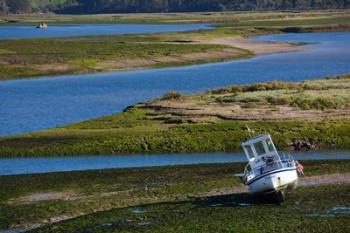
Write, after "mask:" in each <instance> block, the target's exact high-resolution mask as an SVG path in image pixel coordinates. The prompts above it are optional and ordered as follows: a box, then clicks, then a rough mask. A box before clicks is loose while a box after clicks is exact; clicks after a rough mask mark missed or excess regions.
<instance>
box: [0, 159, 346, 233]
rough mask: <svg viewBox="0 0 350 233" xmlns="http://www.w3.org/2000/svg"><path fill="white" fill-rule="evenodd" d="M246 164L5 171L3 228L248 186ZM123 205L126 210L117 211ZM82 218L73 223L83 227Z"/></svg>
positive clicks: (325, 170)
mask: <svg viewBox="0 0 350 233" xmlns="http://www.w3.org/2000/svg"><path fill="white" fill-rule="evenodd" d="M303 164H304V166H305V176H306V177H310V176H315V175H325V174H332V173H333V174H339V173H349V172H350V161H348V160H343V161H342V162H341V163H339V162H338V161H303ZM244 165H245V164H212V165H189V166H174V167H162V168H157V167H156V168H142V169H141V168H140V169H110V170H97V171H80V172H64V173H49V174H35V175H16V176H0V185H1V187H2V188H1V189H0V230H4V229H10V228H16V227H26V226H27V227H28V226H31V225H32V224H36V223H41V224H48V223H50V222H54V221H57V220H63V219H66V218H72V217H76V216H81V215H87V216H86V217H85V218H90V216H92V217H93V219H95V220H94V222H92V223H91V224H97V223H96V222H97V221H100V220H99V217H98V216H99V215H89V214H92V213H95V212H97V211H107V210H110V209H115V208H125V207H130V206H135V205H141V204H151V203H161V202H175V203H176V202H177V201H189V200H191V199H192V198H191V197H193V196H197V197H199V196H202V194H209V195H220V194H222V195H223V194H225V193H230V192H232V190H234V189H235V188H241V187H242V184H241V182H240V180H239V178H238V177H234V176H232V174H234V173H240V172H242V169H243V168H244ZM345 187H347V186H345ZM321 190H322V189H321ZM336 190H338V192H340V190H342V188H341V187H337V188H336ZM338 195H340V193H339V194H338ZM204 196H206V195H204ZM316 196H321V195H316ZM296 197H297V198H300V194H298V193H296V194H294V193H293V194H291V195H290V197H288V198H292V200H294V199H295V198H296ZM332 197H333V196H332ZM334 198H335V199H332V200H333V201H336V200H338V201H339V199H337V198H336V196H334ZM249 199H250V200H249V201H251V198H249ZM325 200H331V198H327V199H325ZM344 200H345V199H344ZM244 201H248V200H244ZM242 202H243V200H242ZM305 202H306V203H308V201H305ZM291 203H294V201H289V202H288V204H287V205H286V206H289V207H290V206H293V205H292V204H291ZM334 204H337V205H340V204H342V203H334ZM303 205H304V204H300V206H303ZM322 208H327V206H324V207H322ZM234 210H236V209H234ZM118 211H121V212H124V211H125V210H124V209H119V210H113V211H112V212H113V213H115V212H118ZM309 211H312V210H311V209H310V210H309ZM107 213H108V212H106V213H105V214H107ZM213 213H214V212H213ZM101 214H102V215H104V214H103V213H101ZM82 219H84V218H80V219H79V218H78V219H75V220H72V221H73V222H68V223H72V224H73V225H75V227H78V228H81V227H82V225H81V224H83V223H82V222H81V221H83V220H82ZM66 224H67V222H64V223H63V225H62V226H64V227H65V228H64V229H66V230H65V232H76V231H78V230H77V228H75V229H73V228H70V227H73V225H72V226H67V225H66ZM57 230H58V229H57ZM58 232H60V231H58Z"/></svg>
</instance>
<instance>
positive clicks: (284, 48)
mask: <svg viewBox="0 0 350 233" xmlns="http://www.w3.org/2000/svg"><path fill="white" fill-rule="evenodd" d="M206 43H209V44H221V45H229V46H233V47H237V48H242V49H246V50H250V51H252V52H253V53H254V54H257V55H261V54H271V53H282V52H296V51H303V50H305V48H303V47H300V46H297V45H294V44H290V43H286V42H260V41H254V40H250V39H242V38H232V37H224V38H217V39H213V40H211V41H207V42H206Z"/></svg>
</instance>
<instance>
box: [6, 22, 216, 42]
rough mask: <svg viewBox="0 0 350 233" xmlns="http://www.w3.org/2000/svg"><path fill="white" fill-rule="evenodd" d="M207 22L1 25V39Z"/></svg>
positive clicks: (184, 27) (186, 27)
mask: <svg viewBox="0 0 350 233" xmlns="http://www.w3.org/2000/svg"><path fill="white" fill-rule="evenodd" d="M208 28H210V26H209V25H205V24H162V25H159V24H79V25H52V26H50V25H49V27H48V28H47V29H44V30H43V29H36V28H35V26H0V39H1V40H4V39H24V38H47V37H65V36H85V35H121V34H140V33H156V32H180V31H191V30H198V29H208Z"/></svg>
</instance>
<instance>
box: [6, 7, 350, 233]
mask: <svg viewBox="0 0 350 233" xmlns="http://www.w3.org/2000/svg"><path fill="white" fill-rule="evenodd" d="M349 19H350V16H349V11H348V10H346V9H345V10H339V9H338V10H314V11H300V12H299V11H294V12H293V11H290V12H258V13H251V12H249V13H247V12H214V13H163V14H157V13H154V14H101V15H91V16H87V15H60V14H25V15H16V14H10V15H3V16H0V24H2V25H1V26H0V31H1V30H7V29H6V28H10V29H11V30H14V31H16V30H18V29H19V28H20V27H24V28H26V29H28V27H33V25H35V24H37V23H40V22H42V21H44V22H47V23H48V24H49V28H50V26H52V30H53V32H52V33H55V32H54V28H55V27H56V26H57V30H58V28H60V30H61V29H64V28H69V27H72V26H73V25H75V26H77V25H78V27H79V25H81V26H83V27H84V25H85V26H88V27H92V28H94V27H96V28H98V27H102V29H101V34H99V32H97V34H88V33H87V34H81V35H77V36H69V33H67V35H59V36H54V37H52V36H45V35H44V33H43V35H42V36H40V35H39V36H34V37H31V38H28V37H26V36H25V35H24V36H23V38H21V37H20V36H19V37H18V38H10V36H9V37H8V38H6V36H4V38H2V37H1V35H0V39H1V40H0V79H1V81H0V90H1V92H0V100H1V101H0V126H1V127H0V135H1V136H2V137H1V138H0V158H1V159H0V163H1V162H3V163H4V162H5V160H7V161H8V160H18V161H19V162H21V161H25V160H26V159H28V161H30V160H31V159H33V160H34V159H35V158H42V157H45V159H48V160H49V159H52V160H54V159H57V158H58V157H65V158H72V157H78V158H79V156H83V157H81V158H86V156H88V155H93V156H95V157H94V158H95V159H98V156H101V159H102V158H103V157H106V156H111V158H112V157H113V155H119V156H125V157H127V156H131V157H132V156H133V155H135V154H141V155H149V156H150V157H151V156H152V155H155V154H156V155H157V156H161V155H162V154H164V153H167V154H168V155H171V154H175V153H181V154H182V155H183V156H186V155H187V154H188V156H191V154H193V153H206V154H207V155H209V156H213V157H215V156H216V155H217V154H218V153H226V154H227V155H230V153H231V154H232V156H235V155H236V154H235V153H237V152H238V151H240V150H241V149H240V144H241V142H242V141H244V140H245V139H247V138H248V137H249V136H250V133H249V132H248V131H247V127H248V128H250V129H253V130H254V132H255V133H256V134H259V133H265V132H268V133H270V134H271V136H272V138H273V140H274V142H275V143H276V146H277V147H278V148H279V149H280V150H284V151H287V152H289V153H292V154H293V152H294V151H313V153H314V154H316V156H317V153H318V151H320V152H319V153H320V157H321V154H327V151H328V152H329V154H331V155H332V154H336V153H335V152H337V151H340V150H341V151H342V153H344V154H349V152H348V151H349V149H350V118H349V116H350V115H349V114H350V94H349V93H350V92H349V88H350V76H349V73H350V70H349V65H350V64H349V58H350V51H349V49H348V48H349V44H348V43H349V40H348V38H349V32H348V31H349V28H350V27H349V25H350V24H349V23H350V21H349ZM120 24H122V25H130V30H131V28H132V26H135V25H136V26H138V27H141V28H142V25H144V26H145V27H147V25H148V26H151V25H153V26H154V27H156V25H163V26H165V27H163V29H162V27H160V29H159V31H156V32H154V31H149V32H147V31H140V33H137V31H133V32H132V34H131V33H129V34H128V33H126V34H125V33H123V32H121V31H119V32H116V30H114V31H113V32H111V33H108V32H107V31H104V30H106V28H107V27H109V26H111V25H112V26H113V25H116V26H117V27H118V25H120ZM181 24H183V27H182V26H181ZM167 25H168V26H169V27H171V25H173V26H174V30H171V31H169V30H168V31H166V29H165V28H166V27H167ZM186 25H187V26H190V27H189V29H188V30H187V29H185V28H186ZM153 26H151V27H153ZM104 27H106V28H104ZM191 27H194V28H191ZM196 27H198V28H196ZM71 29H72V28H70V29H69V30H71ZM33 30H36V29H34V28H33ZM144 30H148V29H144ZM162 30H164V31H162ZM17 32H18V31H17ZM17 32H16V33H17ZM129 32H130V31H129ZM56 33H57V32H56ZM19 34H20V33H19ZM19 34H17V35H19ZM171 67H172V68H171ZM62 75H63V76H62ZM84 156H85V157H84ZM174 156H175V155H174ZM144 159H147V158H144ZM43 161H44V160H43ZM72 162H73V160H72ZM301 162H302V164H303V165H304V167H305V175H304V176H303V177H301V178H300V181H299V183H300V187H298V188H297V189H296V190H294V191H293V192H291V193H288V194H287V200H286V202H285V203H283V204H282V205H278V204H276V203H274V202H273V201H271V200H265V199H264V200H261V199H259V198H257V197H255V196H252V195H251V194H250V193H249V192H248V190H247V188H246V187H245V186H243V184H242V183H241V181H240V180H239V178H238V177H235V176H234V174H236V173H241V172H242V171H243V169H244V166H245V164H244V163H242V162H238V163H237V162H230V163H220V164H219V163H211V164H196V161H193V162H191V165H174V164H173V165H172V166H162V167H147V166H146V167H143V166H138V167H137V168H132V167H131V168H108V169H100V170H85V169H81V171H79V169H78V171H69V164H68V165H67V168H68V169H67V171H65V172H57V171H56V172H48V173H42V174H36V173H35V172H28V173H27V174H21V175H1V176H0V186H1V189H0V230H14V231H15V232H21V231H30V232H348V231H349V230H350V225H349V222H350V221H349V218H350V217H349V214H350V199H349V191H350V186H349V183H350V175H349V174H350V171H349V169H350V164H349V163H350V162H349V160H348V159H346V158H345V159H342V160H336V158H335V157H334V158H332V157H331V156H328V157H327V160H318V161H316V160H306V159H301ZM198 163H199V162H198ZM208 163H210V162H208ZM19 164H20V163H19ZM23 164H25V163H23ZM27 164H28V163H27ZM27 164H26V165H25V166H30V163H29V165H27ZM22 166H24V165H22ZM42 166H46V164H45V162H43V164H42ZM8 169H10V168H8ZM83 170H84V171H83Z"/></svg>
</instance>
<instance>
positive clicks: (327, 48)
mask: <svg viewBox="0 0 350 233" xmlns="http://www.w3.org/2000/svg"><path fill="white" fill-rule="evenodd" d="M256 39H258V40H280V41H304V42H317V44H310V45H307V46H306V48H307V49H308V50H306V51H303V52H294V53H280V54H273V55H265V56H257V57H254V58H252V59H246V60H239V61H232V62H222V63H214V64H206V65H196V66H188V67H181V68H167V69H152V70H145V71H133V72H115V73H102V74H101V73H100V74H92V75H74V76H72V75H68V76H61V77H59V78H42V79H34V80H17V81H4V82H0V135H12V134H18V133H23V132H30V131H35V130H40V129H45V128H49V127H55V126H59V125H64V124H68V123H71V122H76V121H82V120H86V119H91V118H94V117H99V116H103V115H109V114H112V113H117V112H120V111H122V110H123V109H124V108H125V107H127V106H128V105H132V104H135V103H137V102H141V101H144V100H147V99H151V98H154V97H158V96H160V95H162V94H164V93H165V92H167V91H169V90H176V91H180V92H182V93H194V92H199V91H203V90H206V89H209V88H215V87H222V86H225V85H229V84H245V83H252V82H258V81H269V80H284V81H299V80H305V79H312V78H319V77H324V76H326V75H337V74H343V73H347V72H350V33H348V32H344V33H303V34H283V35H269V36H263V37H258V38H256Z"/></svg>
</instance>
